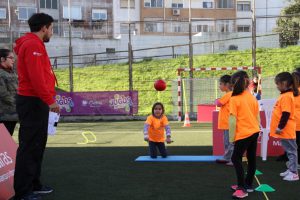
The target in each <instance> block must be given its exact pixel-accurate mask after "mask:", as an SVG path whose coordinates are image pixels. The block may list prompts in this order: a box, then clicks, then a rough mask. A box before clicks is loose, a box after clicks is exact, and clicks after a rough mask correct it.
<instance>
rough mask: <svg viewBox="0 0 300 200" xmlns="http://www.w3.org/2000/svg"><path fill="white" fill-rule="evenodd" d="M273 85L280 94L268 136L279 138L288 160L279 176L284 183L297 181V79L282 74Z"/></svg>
mask: <svg viewBox="0 0 300 200" xmlns="http://www.w3.org/2000/svg"><path fill="white" fill-rule="evenodd" d="M275 83H276V85H277V89H278V90H279V91H280V92H281V94H280V96H279V98H278V99H277V102H276V104H275V107H274V109H273V112H272V118H271V125H270V136H272V137H275V138H281V145H282V146H283V148H284V150H285V152H286V153H287V156H288V158H289V162H288V166H287V167H288V169H287V170H286V171H285V172H282V173H280V176H282V177H283V180H286V181H297V180H299V175H298V166H297V165H298V153H297V143H296V121H295V98H294V96H298V95H299V91H298V78H297V76H296V75H295V74H293V75H292V74H290V73H289V72H282V73H279V74H277V76H276V77H275Z"/></svg>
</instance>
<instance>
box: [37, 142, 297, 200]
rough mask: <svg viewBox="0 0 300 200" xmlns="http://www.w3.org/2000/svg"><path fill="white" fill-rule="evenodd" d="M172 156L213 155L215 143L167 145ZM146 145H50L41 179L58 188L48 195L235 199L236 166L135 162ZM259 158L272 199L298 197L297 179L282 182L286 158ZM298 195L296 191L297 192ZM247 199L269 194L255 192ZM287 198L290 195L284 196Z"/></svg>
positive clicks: (86, 199)
mask: <svg viewBox="0 0 300 200" xmlns="http://www.w3.org/2000/svg"><path fill="white" fill-rule="evenodd" d="M168 151H169V154H170V155H211V154H212V148H211V147H203V146H202V147H200V146H199V147H176V146H173V147H169V148H168ZM141 155H147V147H82V148H77V147H76V148H73V147H70V148H61V147H60V148H54V147H52V148H47V150H46V154H45V160H44V164H43V173H42V175H43V176H42V179H43V181H44V183H45V184H47V185H50V186H53V187H54V188H55V192H54V194H51V195H49V196H48V197H45V198H44V199H46V200H50V199H51V200H74V199H80V200H98V199H102V200H103V199H104V200H106V199H107V200H119V199H120V200H135V199H136V200H152V199H162V200H177V199H178V200H193V199H197V200H199V199H201V200H202V199H203V200H206V199H207V200H215V199H216V200H223V199H231V194H232V192H231V191H230V189H229V187H230V185H231V184H235V181H236V178H235V172H234V168H233V167H229V166H224V165H219V164H215V163H203V162H199V163H198V162H183V163H137V162H134V159H135V158H136V157H138V156H141ZM274 160H275V159H273V158H271V159H269V160H268V161H267V162H262V161H261V159H260V158H258V159H257V161H258V163H257V165H258V169H259V170H260V171H262V172H263V173H264V174H263V175H261V176H259V179H260V181H261V183H267V184H270V185H272V186H273V187H274V188H275V189H276V192H275V193H269V194H268V196H269V199H272V200H274V199H283V198H284V197H288V200H293V199H298V196H297V192H296V191H298V189H299V186H300V184H299V182H296V183H287V182H283V181H282V180H281V179H280V177H279V176H278V173H279V172H281V171H282V168H283V165H284V163H278V162H275V161H274ZM293 195H294V196H293ZM247 199H253V200H254V199H255V200H259V199H265V198H264V196H263V195H262V194H261V193H258V192H256V193H253V194H252V193H251V194H249V197H248V198H247ZM285 199H287V198H285Z"/></svg>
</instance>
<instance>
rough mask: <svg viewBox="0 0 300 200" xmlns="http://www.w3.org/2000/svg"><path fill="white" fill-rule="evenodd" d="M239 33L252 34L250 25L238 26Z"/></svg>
mask: <svg viewBox="0 0 300 200" xmlns="http://www.w3.org/2000/svg"><path fill="white" fill-rule="evenodd" d="M237 31H238V32H250V26H249V25H238V26H237Z"/></svg>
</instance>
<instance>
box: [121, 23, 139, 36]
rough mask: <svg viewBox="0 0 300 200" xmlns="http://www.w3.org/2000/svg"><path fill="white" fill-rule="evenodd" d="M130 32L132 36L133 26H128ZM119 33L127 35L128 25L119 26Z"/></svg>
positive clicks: (134, 29)
mask: <svg viewBox="0 0 300 200" xmlns="http://www.w3.org/2000/svg"><path fill="white" fill-rule="evenodd" d="M130 32H131V33H132V34H133V35H134V33H135V32H136V28H135V24H130ZM120 33H122V34H128V33H129V25H128V24H121V26H120Z"/></svg>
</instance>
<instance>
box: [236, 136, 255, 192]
mask: <svg viewBox="0 0 300 200" xmlns="http://www.w3.org/2000/svg"><path fill="white" fill-rule="evenodd" d="M257 138H258V133H255V134H253V135H252V136H250V137H248V138H245V139H241V140H238V141H236V142H235V143H234V150H233V154H232V157H231V160H232V162H233V164H234V168H235V172H236V176H237V181H238V187H239V188H241V189H245V187H246V186H252V183H253V179H254V175H255V170H256V147H257ZM245 151H247V159H248V169H247V176H246V178H245V172H244V169H243V163H242V159H243V155H244V153H245Z"/></svg>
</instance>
